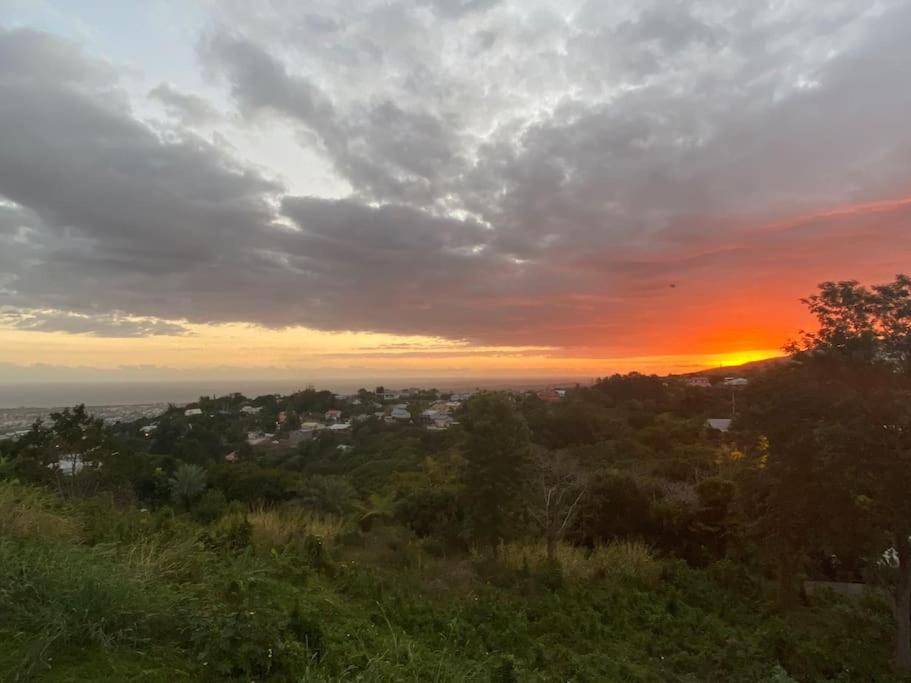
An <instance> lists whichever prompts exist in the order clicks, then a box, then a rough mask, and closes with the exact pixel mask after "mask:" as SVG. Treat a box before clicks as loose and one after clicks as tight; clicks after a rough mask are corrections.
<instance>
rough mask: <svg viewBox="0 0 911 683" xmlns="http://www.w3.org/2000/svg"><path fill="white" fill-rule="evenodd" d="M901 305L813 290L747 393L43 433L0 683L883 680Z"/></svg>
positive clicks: (25, 451) (366, 396) (910, 422)
mask: <svg viewBox="0 0 911 683" xmlns="http://www.w3.org/2000/svg"><path fill="white" fill-rule="evenodd" d="M909 302H911V293H909V281H908V280H907V279H904V278H899V279H898V280H896V282H895V283H892V284H890V285H886V286H884V287H878V288H872V289H866V288H863V287H860V286H859V285H858V284H857V283H852V282H848V283H839V284H831V285H829V284H827V285H824V286H823V287H822V289H821V290H820V293H819V294H818V295H817V296H816V297H814V298H811V299H809V300H808V304H809V305H810V308H811V310H812V311H813V312H814V313H815V314H817V316H818V318H819V320H820V324H821V325H820V329H819V331H818V332H817V333H815V334H814V335H810V336H807V337H805V338H804V339H802V340H801V341H800V342H798V343H796V344H795V345H794V348H793V349H792V353H793V357H792V360H791V362H788V363H781V364H777V365H771V366H767V367H765V368H758V369H756V370H755V374H754V375H752V376H751V377H750V383H749V386H747V387H745V388H736V389H734V388H717V387H716V388H702V387H696V386H689V385H688V384H687V383H686V382H685V381H683V380H682V379H677V378H659V377H646V376H641V375H635V374H633V375H626V376H614V377H610V378H606V379H603V380H600V381H598V382H597V383H596V384H595V385H593V386H591V387H577V388H575V389H571V390H569V391H568V392H567V395H566V396H565V397H564V398H562V399H560V400H558V401H543V400H541V399H540V398H538V397H537V396H536V395H535V394H532V393H528V394H507V393H481V394H478V395H476V396H474V397H473V398H471V399H470V400H467V401H463V402H462V403H461V405H459V406H458V407H457V406H456V405H455V404H453V406H452V408H453V411H454V412H453V417H455V418H456V420H457V424H455V425H454V426H452V427H450V428H448V429H442V430H441V429H428V428H427V426H426V425H425V424H422V423H421V420H420V417H419V416H420V415H421V414H422V411H424V410H425V409H427V408H428V406H430V405H431V404H432V402H434V401H436V400H437V399H439V398H440V396H439V394H438V392H434V391H425V392H422V393H420V394H418V395H415V396H412V397H409V403H408V410H409V411H410V414H411V415H412V416H413V418H414V419H413V420H412V421H411V422H408V421H407V420H397V421H391V420H390V421H387V420H386V419H383V418H381V417H377V416H376V415H375V413H377V412H379V411H381V410H386V412H387V413H388V412H389V410H388V409H389V408H390V406H389V405H388V404H390V403H395V401H386V400H384V397H383V396H382V393H381V392H378V393H374V392H370V391H367V390H362V391H361V392H359V393H358V395H357V396H356V397H350V398H341V397H335V396H333V395H332V394H330V393H329V392H319V391H315V390H313V389H307V390H305V391H302V392H298V393H296V394H293V395H291V396H285V397H280V396H262V397H258V398H254V399H247V398H245V397H243V396H240V395H238V394H234V395H231V396H225V397H216V398H203V399H201V400H200V401H199V402H198V404H195V405H194V406H192V407H193V408H199V409H200V411H201V412H200V414H194V413H191V414H189V415H188V414H186V413H185V410H184V409H182V408H181V409H178V408H176V407H172V408H169V409H168V410H167V411H165V412H164V413H163V414H162V415H161V416H160V417H159V418H158V419H157V420H155V424H154V427H155V429H148V430H145V431H141V430H142V428H143V427H147V426H151V425H149V424H148V423H149V421H139V422H136V423H131V424H121V425H114V426H104V425H102V424H101V423H100V422H98V421H97V420H94V419H93V418H92V417H91V416H90V415H88V414H87V413H86V411H85V410H84V408H83V407H81V406H80V407H76V408H75V409H72V410H67V411H63V412H61V413H58V414H55V415H53V416H52V418H51V420H50V421H49V423H47V424H42V423H39V424H36V425H35V426H34V428H33V429H32V431H31V432H30V433H29V434H28V435H26V436H24V437H22V438H21V439H18V440H16V441H10V442H3V443H2V445H0V679H2V680H40V681H81V680H98V681H123V680H138V681H179V680H188V681H195V680H212V681H222V680H238V681H249V680H275V681H351V680H354V681H358V680H359V681H389V680H395V681H397V680H412V681H655V682H662V683H663V682H667V681H680V682H692V683H695V682H702V681H724V682H728V681H735V682H736V681H744V682H747V681H750V682H753V681H756V682H760V681H763V682H765V681H777V682H786V681H802V682H803V681H907V680H909V678H908V676H907V674H906V673H905V672H906V671H907V669H908V667H909V666H911V662H909V661H908V660H907V659H906V656H907V652H906V649H905V648H907V647H911V627H909V625H908V619H909V617H911V568H909V565H911V548H909V546H908V536H909V534H911V527H909V526H907V525H908V524H909V523H908V521H907V520H909V519H911V510H908V508H907V506H908V503H907V502H906V500H907V496H906V495H905V493H906V492H907V491H908V490H909V485H911V443H908V441H907V440H908V439H909V438H911V436H909V435H911V413H909V406H911V401H909V400H908V397H909V393H908V389H909V375H911V372H909V369H911V354H909V351H911V305H909ZM733 391H736V392H737V397H736V402H737V410H738V412H737V415H736V418H735V421H734V424H733V427H732V429H731V431H729V432H727V433H720V432H717V431H714V430H710V429H707V428H706V427H705V422H706V419H707V418H710V417H711V418H717V417H723V416H728V415H730V414H731V398H732V396H731V393H732V392H733ZM244 408H246V409H244ZM336 409H337V410H341V411H342V412H343V415H344V419H345V420H350V421H351V425H352V426H351V428H350V429H341V430H338V431H329V430H323V431H320V432H318V433H316V435H311V434H310V433H309V432H308V433H306V434H304V432H302V431H300V430H301V427H302V426H303V427H304V430H305V431H306V425H307V423H309V422H312V421H322V419H323V414H324V413H325V412H326V411H327V410H336ZM259 431H268V432H269V434H270V436H268V437H264V438H259V437H258V436H256V433H258V432H259ZM251 432H253V433H254V436H256V438H249V439H248V434H249V433H251ZM251 442H254V443H255V445H251ZM275 442H277V443H275ZM890 548H891V549H890ZM806 579H815V580H830V581H842V582H860V581H863V582H865V583H867V584H868V588H869V589H868V590H866V591H864V592H862V593H861V594H860V595H859V596H854V597H849V596H844V595H840V594H836V593H834V592H831V591H828V592H827V591H825V590H822V591H813V592H812V594H811V595H807V593H806V592H805V591H804V590H803V586H804V583H803V582H804V580H806ZM893 604H894V605H898V606H899V607H898V609H896V610H893V609H892V605H893Z"/></svg>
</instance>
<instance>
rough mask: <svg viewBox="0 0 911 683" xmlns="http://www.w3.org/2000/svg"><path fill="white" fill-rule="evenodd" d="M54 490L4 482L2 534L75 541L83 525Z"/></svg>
mask: <svg viewBox="0 0 911 683" xmlns="http://www.w3.org/2000/svg"><path fill="white" fill-rule="evenodd" d="M68 512H71V511H69V510H68V508H67V507H66V506H65V505H64V503H63V502H62V501H61V500H60V499H59V498H58V497H57V496H55V495H54V494H53V493H50V492H49V491H46V490H43V489H39V488H36V487H33V486H26V485H24V484H20V483H18V482H15V481H4V482H0V536H12V537H14V538H31V539H35V540H48V541H75V540H78V538H79V525H78V524H77V523H76V521H75V520H74V519H73V518H72V517H70V516H67V513H68Z"/></svg>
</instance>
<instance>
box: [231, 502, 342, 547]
mask: <svg viewBox="0 0 911 683" xmlns="http://www.w3.org/2000/svg"><path fill="white" fill-rule="evenodd" d="M247 521H249V522H250V525H251V526H252V527H253V530H252V536H253V544H254V545H256V546H257V547H260V548H278V547H282V546H285V545H288V544H290V543H294V542H297V541H303V540H304V539H305V538H307V536H316V537H317V538H319V539H321V540H322V541H323V542H330V541H332V540H333V539H334V538H335V537H336V536H337V535H338V533H339V532H340V531H341V529H342V520H341V519H340V518H338V517H331V516H325V517H320V516H316V515H314V514H312V513H310V512H305V511H303V510H296V509H287V508H264V507H260V508H257V509H255V510H253V511H252V512H251V513H249V514H248V515H247Z"/></svg>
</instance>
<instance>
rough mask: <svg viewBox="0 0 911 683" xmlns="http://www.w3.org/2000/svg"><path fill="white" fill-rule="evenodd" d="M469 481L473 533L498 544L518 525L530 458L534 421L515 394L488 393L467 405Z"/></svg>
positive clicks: (467, 504) (465, 478) (465, 474)
mask: <svg viewBox="0 0 911 683" xmlns="http://www.w3.org/2000/svg"><path fill="white" fill-rule="evenodd" d="M462 424H463V426H464V428H465V432H466V434H467V440H466V445H465V466H464V470H463V485H464V496H465V509H466V513H467V515H468V523H469V528H470V534H471V537H472V538H473V539H474V540H475V541H476V542H477V543H479V544H481V545H484V546H488V547H490V548H491V549H492V550H495V549H496V545H497V543H498V542H499V541H500V540H502V539H503V538H506V537H507V536H509V535H510V534H511V533H512V532H513V531H514V529H515V526H516V522H517V518H518V516H519V512H520V507H521V505H520V502H521V500H520V496H521V492H522V487H523V486H524V481H525V477H526V474H527V471H528V466H529V461H530V454H531V453H530V451H531V443H530V439H529V431H528V425H527V424H526V423H525V419H524V418H523V417H522V415H521V414H520V413H519V412H518V410H517V409H516V406H515V403H514V402H513V399H512V398H511V397H510V396H509V395H507V394H503V393H493V392H492V393H483V394H480V395H479V396H475V397H474V398H472V399H471V400H470V401H469V402H468V405H467V406H466V410H465V414H464V416H463V417H462Z"/></svg>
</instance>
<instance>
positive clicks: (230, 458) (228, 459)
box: [225, 451, 238, 462]
mask: <svg viewBox="0 0 911 683" xmlns="http://www.w3.org/2000/svg"><path fill="white" fill-rule="evenodd" d="M237 460H238V457H237V451H231V452H230V453H228V454H227V455H226V456H225V462H237Z"/></svg>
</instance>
